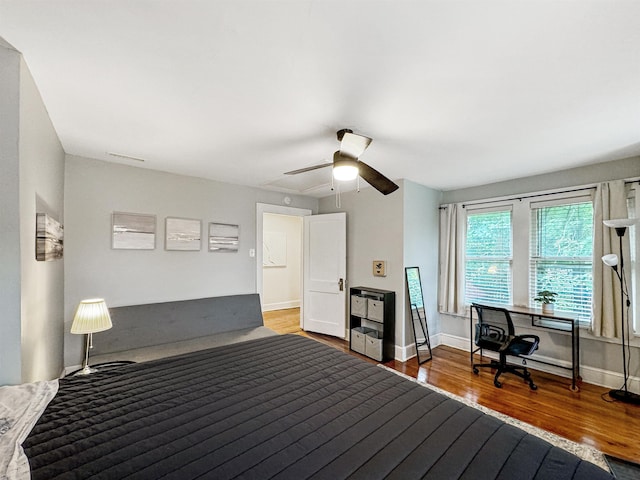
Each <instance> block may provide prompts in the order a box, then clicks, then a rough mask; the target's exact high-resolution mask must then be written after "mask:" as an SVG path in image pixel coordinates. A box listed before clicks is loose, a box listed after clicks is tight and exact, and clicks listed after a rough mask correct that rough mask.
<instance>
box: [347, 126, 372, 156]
mask: <svg viewBox="0 0 640 480" xmlns="http://www.w3.org/2000/svg"><path fill="white" fill-rule="evenodd" d="M371 141H372V140H371V139H370V138H369V137H365V136H364V135H358V134H355V133H351V132H344V134H343V136H342V140H341V141H340V153H341V154H342V155H344V156H347V157H351V158H358V157H360V155H362V153H363V152H364V151H365V150H366V149H367V147H368V146H369V144H370V143H371Z"/></svg>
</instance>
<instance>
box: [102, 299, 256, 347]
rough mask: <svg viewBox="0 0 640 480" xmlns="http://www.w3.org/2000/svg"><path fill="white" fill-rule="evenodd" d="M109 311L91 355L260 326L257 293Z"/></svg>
mask: <svg viewBox="0 0 640 480" xmlns="http://www.w3.org/2000/svg"><path fill="white" fill-rule="evenodd" d="M109 313H110V315H111V322H112V323H113V328H112V329H110V330H106V331H104V332H100V334H99V335H100V341H99V342H96V343H95V347H94V348H93V350H92V353H91V354H92V355H101V354H106V353H113V352H122V351H125V350H131V349H134V348H141V347H149V346H153V345H164V344H167V343H173V342H179V341H182V340H190V339H193V338H199V337H204V336H207V335H214V334H216V333H222V332H229V331H232V330H242V329H246V328H252V327H261V326H262V325H263V323H262V309H261V307H260V296H259V295H258V294H257V293H252V294H246V295H230V296H226V297H211V298H200V299H196V300H182V301H178V302H165V303H150V304H147V305H131V306H127V307H114V308H110V309H109Z"/></svg>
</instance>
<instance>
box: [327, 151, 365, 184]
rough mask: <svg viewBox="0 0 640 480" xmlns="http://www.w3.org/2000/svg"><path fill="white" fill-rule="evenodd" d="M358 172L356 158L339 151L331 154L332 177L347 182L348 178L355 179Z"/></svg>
mask: <svg viewBox="0 0 640 480" xmlns="http://www.w3.org/2000/svg"><path fill="white" fill-rule="evenodd" d="M358 173H359V170H358V161H357V160H355V159H353V158H349V157H345V156H343V155H340V152H336V153H334V154H333V178H335V179H336V180H339V181H343V182H347V181H349V180H355V178H356V177H357V176H358Z"/></svg>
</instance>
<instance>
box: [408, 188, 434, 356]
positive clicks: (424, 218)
mask: <svg viewBox="0 0 640 480" xmlns="http://www.w3.org/2000/svg"><path fill="white" fill-rule="evenodd" d="M403 186H404V189H403V191H404V209H403V210H404V235H403V237H404V238H403V242H404V265H405V267H420V279H421V281H422V296H423V298H424V306H425V313H426V316H427V324H428V326H429V335H430V336H433V335H435V334H437V333H438V332H439V331H440V319H439V316H438V295H437V292H438V239H439V235H438V229H439V210H438V207H439V205H440V199H441V196H442V193H441V192H440V191H438V190H433V189H430V188H427V187H424V186H422V185H419V184H417V183H413V182H410V181H408V180H404V181H403ZM405 283H406V282H405ZM405 290H406V287H405ZM402 298H404V299H405V303H407V302H406V298H407V296H406V293H405V292H403V293H402ZM404 311H405V318H406V321H405V332H406V334H405V336H406V338H405V345H407V344H410V343H411V342H413V331H412V326H411V322H410V320H411V312H410V308H409V305H408V304H406V306H405V310H404Z"/></svg>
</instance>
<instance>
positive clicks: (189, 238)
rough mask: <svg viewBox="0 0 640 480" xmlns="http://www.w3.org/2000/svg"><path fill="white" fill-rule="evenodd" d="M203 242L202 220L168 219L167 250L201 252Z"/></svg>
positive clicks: (166, 221)
mask: <svg viewBox="0 0 640 480" xmlns="http://www.w3.org/2000/svg"><path fill="white" fill-rule="evenodd" d="M201 240H202V220H196V219H193V218H177V217H167V218H166V220H165V242H164V248H165V250H182V251H199V250H200V248H201Z"/></svg>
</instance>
